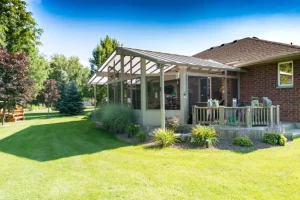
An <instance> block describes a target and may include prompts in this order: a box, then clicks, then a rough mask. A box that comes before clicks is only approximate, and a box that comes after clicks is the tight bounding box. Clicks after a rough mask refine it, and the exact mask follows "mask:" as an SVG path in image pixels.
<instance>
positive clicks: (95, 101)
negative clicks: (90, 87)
mask: <svg viewBox="0 0 300 200" xmlns="http://www.w3.org/2000/svg"><path fill="white" fill-rule="evenodd" d="M96 97H97V93H96V85H94V99H95V100H94V110H95V111H96V105H97V100H96Z"/></svg>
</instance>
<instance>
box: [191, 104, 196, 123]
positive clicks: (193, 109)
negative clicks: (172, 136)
mask: <svg viewBox="0 0 300 200" xmlns="http://www.w3.org/2000/svg"><path fill="white" fill-rule="evenodd" d="M192 113H193V125H196V124H197V121H196V115H197V109H196V106H193V107H192Z"/></svg>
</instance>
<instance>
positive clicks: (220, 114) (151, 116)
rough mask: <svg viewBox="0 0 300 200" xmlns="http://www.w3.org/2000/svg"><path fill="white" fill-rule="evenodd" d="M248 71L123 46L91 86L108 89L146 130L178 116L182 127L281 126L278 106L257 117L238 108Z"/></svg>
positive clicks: (111, 97)
mask: <svg viewBox="0 0 300 200" xmlns="http://www.w3.org/2000/svg"><path fill="white" fill-rule="evenodd" d="M244 72H245V71H244V70H243V69H241V68H236V67H232V66H228V65H224V64H221V63H218V62H215V61H213V60H204V59H199V58H195V57H190V56H183V55H176V54H169V53H161V52H154V51H148V50H141V49H133V48H127V47H117V48H116V49H115V51H114V52H113V53H112V54H111V55H110V56H109V58H108V59H107V60H106V61H105V62H104V63H103V65H102V66H100V68H99V70H98V71H97V72H96V73H95V74H94V75H93V76H92V77H91V79H90V80H89V83H90V84H93V85H99V84H106V85H107V97H108V103H109V104H112V103H114V104H123V105H127V106H130V107H131V108H132V109H134V113H135V115H136V119H137V120H138V122H139V123H140V124H142V125H145V126H161V127H163V128H164V127H165V118H166V117H174V116H177V117H179V119H180V122H181V124H182V125H185V124H195V123H201V124H215V125H220V126H225V125H230V124H231V125H233V124H234V125H238V126H250V123H251V126H252V125H255V123H256V122H257V123H258V124H257V125H269V124H270V123H276V122H277V118H278V120H279V115H278V117H277V108H276V107H274V108H273V107H270V108H269V107H268V108H267V107H256V109H259V110H257V111H255V112H254V110H253V109H252V108H251V107H250V108H248V107H246V106H244V107H237V104H236V101H237V100H238V99H239V95H240V87H239V85H240V84H239V80H240V79H239V75H240V73H244ZM162 88H163V89H162ZM212 102H213V104H212ZM216 102H217V103H216ZM214 103H216V105H215V104H214ZM249 109H250V111H248V110H249ZM249 112H250V113H249ZM253 113H254V114H253ZM276 117H277V118H276ZM250 118H251V120H250ZM253 120H254V121H253ZM255 120H256V121H255Z"/></svg>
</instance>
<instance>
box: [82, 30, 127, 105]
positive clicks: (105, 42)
mask: <svg viewBox="0 0 300 200" xmlns="http://www.w3.org/2000/svg"><path fill="white" fill-rule="evenodd" d="M118 46H122V45H121V44H120V43H119V42H118V41H117V40H116V39H114V38H111V37H109V36H108V35H107V36H106V37H105V38H104V39H100V43H99V44H97V46H96V48H95V49H94V50H93V53H92V55H93V57H92V58H90V59H89V61H90V64H91V75H93V74H94V73H95V72H96V71H97V69H99V67H100V66H101V65H102V64H103V63H104V62H105V60H106V59H107V58H108V57H109V55H110V54H111V53H112V52H113V51H114V50H115V48H116V47H118ZM87 91H88V93H89V96H91V97H94V90H93V87H89V89H88V90H87ZM106 95H107V87H106V86H105V85H97V86H96V99H97V101H101V100H102V99H103V98H104V97H105V96H106Z"/></svg>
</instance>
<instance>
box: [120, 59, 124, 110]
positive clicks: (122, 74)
mask: <svg viewBox="0 0 300 200" xmlns="http://www.w3.org/2000/svg"><path fill="white" fill-rule="evenodd" d="M120 79H121V105H123V104H124V81H123V80H124V55H123V54H122V55H121V78H120Z"/></svg>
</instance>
